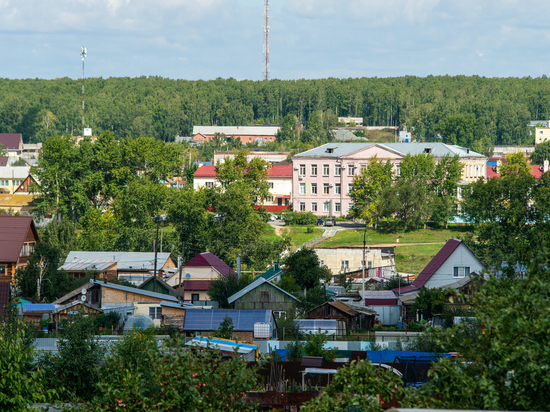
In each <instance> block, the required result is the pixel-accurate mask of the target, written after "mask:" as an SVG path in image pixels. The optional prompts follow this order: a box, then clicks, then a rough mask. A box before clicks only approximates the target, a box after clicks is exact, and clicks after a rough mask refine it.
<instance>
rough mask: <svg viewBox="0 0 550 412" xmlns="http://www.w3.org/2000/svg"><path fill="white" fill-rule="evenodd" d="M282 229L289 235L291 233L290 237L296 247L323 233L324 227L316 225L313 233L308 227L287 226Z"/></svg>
mask: <svg viewBox="0 0 550 412" xmlns="http://www.w3.org/2000/svg"><path fill="white" fill-rule="evenodd" d="M282 231H283V233H285V234H287V235H288V234H290V239H291V240H292V245H293V246H294V247H299V246H301V245H303V244H304V243H306V242H309V241H310V240H312V239H315V238H316V237H317V236H321V235H322V234H323V229H320V228H316V227H314V228H313V233H307V229H306V228H305V227H285V228H282Z"/></svg>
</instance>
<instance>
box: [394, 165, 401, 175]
mask: <svg viewBox="0 0 550 412" xmlns="http://www.w3.org/2000/svg"><path fill="white" fill-rule="evenodd" d="M395 175H396V176H401V165H400V164H399V163H396V164H395Z"/></svg>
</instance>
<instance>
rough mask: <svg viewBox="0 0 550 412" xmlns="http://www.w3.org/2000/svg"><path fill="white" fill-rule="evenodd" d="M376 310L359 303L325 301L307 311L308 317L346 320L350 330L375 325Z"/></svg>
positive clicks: (366, 328) (367, 328)
mask: <svg viewBox="0 0 550 412" xmlns="http://www.w3.org/2000/svg"><path fill="white" fill-rule="evenodd" d="M375 314H376V313H375V312H374V311H373V310H371V309H368V308H365V307H361V306H359V305H353V304H346V303H344V302H339V301H334V302H325V303H323V304H322V305H320V306H317V307H316V308H313V309H311V310H309V311H308V312H307V313H306V317H307V318H308V319H335V320H341V321H344V322H345V324H346V329H347V330H348V331H353V332H355V331H356V330H358V329H359V330H370V329H372V327H373V326H374V318H375Z"/></svg>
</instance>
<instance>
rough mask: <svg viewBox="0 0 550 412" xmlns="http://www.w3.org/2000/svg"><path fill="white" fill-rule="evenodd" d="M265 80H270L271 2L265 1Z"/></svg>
mask: <svg viewBox="0 0 550 412" xmlns="http://www.w3.org/2000/svg"><path fill="white" fill-rule="evenodd" d="M263 78H264V80H269V0H264V71H263Z"/></svg>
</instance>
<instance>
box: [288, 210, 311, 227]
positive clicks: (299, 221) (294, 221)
mask: <svg viewBox="0 0 550 412" xmlns="http://www.w3.org/2000/svg"><path fill="white" fill-rule="evenodd" d="M281 216H282V218H283V220H284V221H285V224H286V225H300V226H307V225H315V224H316V223H317V216H315V215H314V214H313V213H311V212H293V211H290V210H289V211H284V212H282V213H281Z"/></svg>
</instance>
